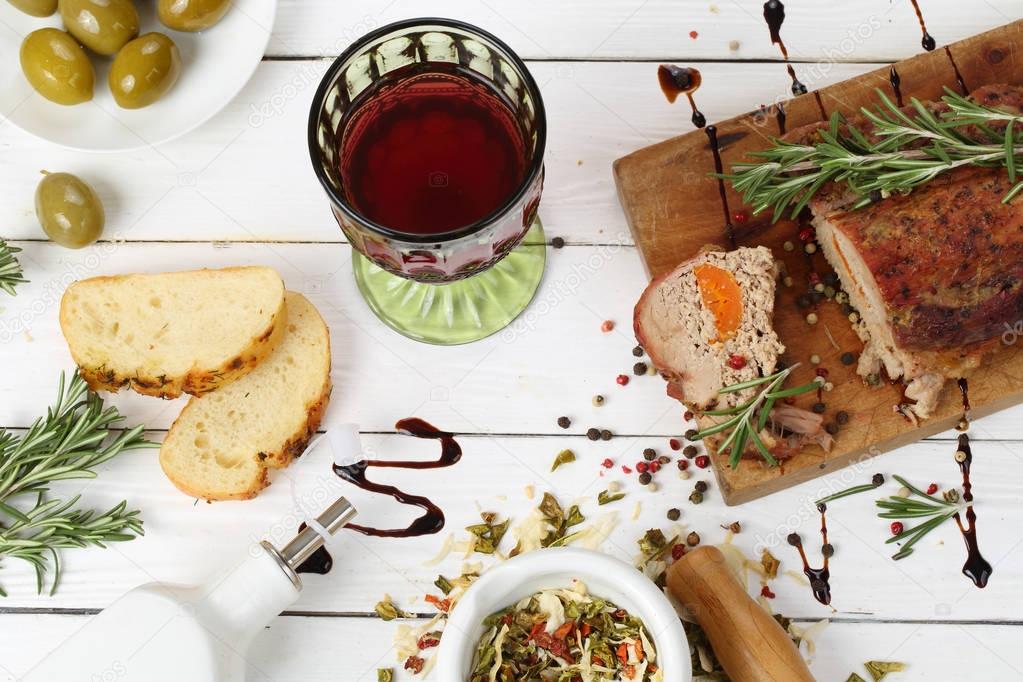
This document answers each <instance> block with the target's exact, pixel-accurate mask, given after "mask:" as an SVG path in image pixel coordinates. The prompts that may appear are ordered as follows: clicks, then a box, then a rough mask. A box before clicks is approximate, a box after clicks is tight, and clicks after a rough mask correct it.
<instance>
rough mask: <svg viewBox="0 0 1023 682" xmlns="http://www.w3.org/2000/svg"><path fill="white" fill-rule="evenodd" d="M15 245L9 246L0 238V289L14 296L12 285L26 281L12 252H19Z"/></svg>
mask: <svg viewBox="0 0 1023 682" xmlns="http://www.w3.org/2000/svg"><path fill="white" fill-rule="evenodd" d="M20 251H21V249H19V248H18V247H16V246H11V245H10V244H8V243H7V242H5V241H4V240H3V239H0V290H3V291H6V292H7V293H8V294H10V295H11V296H15V295H16V292H15V291H14V287H16V286H17V285H19V284H24V283H26V282H28V280H27V279H25V277H24V276H23V275H22V272H21V263H19V262H18V259H17V258H16V257H15V255H14V254H16V253H18V252H20Z"/></svg>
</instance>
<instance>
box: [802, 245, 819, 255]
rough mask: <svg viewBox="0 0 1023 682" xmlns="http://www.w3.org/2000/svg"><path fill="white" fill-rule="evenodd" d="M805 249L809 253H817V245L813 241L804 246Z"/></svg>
mask: <svg viewBox="0 0 1023 682" xmlns="http://www.w3.org/2000/svg"><path fill="white" fill-rule="evenodd" d="M803 251H806V252H807V253H809V254H814V253H817V245H816V244H814V243H813V242H810V243H809V244H807V245H806V246H804V247H803Z"/></svg>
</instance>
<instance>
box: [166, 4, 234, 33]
mask: <svg viewBox="0 0 1023 682" xmlns="http://www.w3.org/2000/svg"><path fill="white" fill-rule="evenodd" d="M230 7H231V0H158V2H157V5H156V11H157V13H158V14H159V16H160V21H161V22H162V23H163V25H164V26H166V27H167V28H171V29H174V30H175V31H203V30H205V29H207V28H209V27H210V26H213V25H214V24H215V23H217V22H218V21H220V20H221V19H223V18H224V15H225V14H227V10H228V9H229V8H230Z"/></svg>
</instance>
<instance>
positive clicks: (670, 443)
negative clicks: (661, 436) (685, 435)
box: [668, 438, 682, 450]
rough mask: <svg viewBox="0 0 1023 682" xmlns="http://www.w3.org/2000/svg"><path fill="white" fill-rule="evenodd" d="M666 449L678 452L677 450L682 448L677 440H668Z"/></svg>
mask: <svg viewBox="0 0 1023 682" xmlns="http://www.w3.org/2000/svg"><path fill="white" fill-rule="evenodd" d="M668 447H670V448H671V449H672V450H678V449H679V448H681V447H682V444H681V443H679V442H678V439H677V438H671V439H670V440H668Z"/></svg>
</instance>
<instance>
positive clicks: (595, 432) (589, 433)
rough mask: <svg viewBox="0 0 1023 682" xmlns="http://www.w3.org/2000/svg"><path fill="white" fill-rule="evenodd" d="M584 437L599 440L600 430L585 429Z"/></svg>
mask: <svg viewBox="0 0 1023 682" xmlns="http://www.w3.org/2000/svg"><path fill="white" fill-rule="evenodd" d="M586 437H587V438H589V439H590V440H600V429H586Z"/></svg>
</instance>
